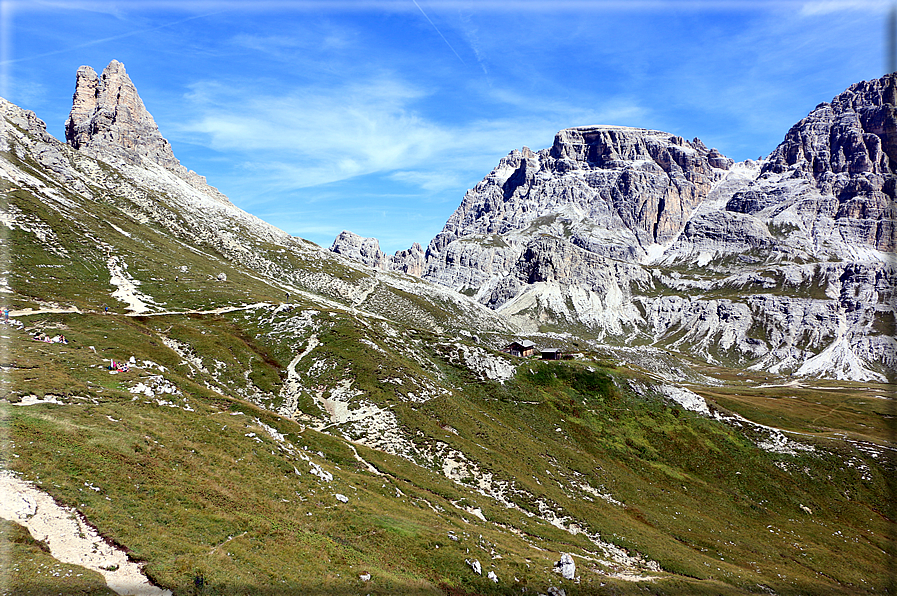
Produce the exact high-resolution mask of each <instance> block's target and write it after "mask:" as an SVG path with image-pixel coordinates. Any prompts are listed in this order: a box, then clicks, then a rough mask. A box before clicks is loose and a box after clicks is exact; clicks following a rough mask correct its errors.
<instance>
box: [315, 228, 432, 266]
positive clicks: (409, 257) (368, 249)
mask: <svg viewBox="0 0 897 596" xmlns="http://www.w3.org/2000/svg"><path fill="white" fill-rule="evenodd" d="M330 251H331V252H335V253H337V254H340V255H343V256H345V257H348V258H350V259H354V260H356V261H358V262H359V263H364V264H365V265H367V266H368V267H371V268H372V269H379V270H381V271H401V272H402V273H407V274H409V275H413V276H415V277H420V276H421V274H422V273H423V268H424V250H423V249H422V248H421V246H420V244H418V243H417V242H415V243H414V244H412V245H411V248H409V249H407V250H400V251H397V252H396V254H395V255H392V256H390V255H387V254H386V253H384V252H383V251H382V250H380V242H379V241H378V240H377V239H376V238H364V237H362V236H359V235H358V234H354V233H352V232H347V231H343V232H341V233H340V235H339V236H337V237H336V239H335V240H334V241H333V244H332V245H331V246H330Z"/></svg>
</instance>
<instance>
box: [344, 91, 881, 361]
mask: <svg viewBox="0 0 897 596" xmlns="http://www.w3.org/2000/svg"><path fill="white" fill-rule="evenodd" d="M895 114H897V108H895V75H893V74H892V75H888V76H886V77H883V78H881V79H878V80H875V81H867V82H861V83H857V84H856V85H853V86H852V87H851V88H850V89H848V90H846V91H845V92H844V93H842V94H840V95H838V96H837V97H836V98H834V99H833V100H832V102H831V103H823V104H820V105H819V106H817V107H816V109H814V110H813V112H812V113H811V114H810V115H808V116H807V117H806V118H804V119H803V120H801V121H800V122H799V123H797V124H795V125H794V127H792V129H791V130H790V131H789V132H788V133H787V135H786V136H785V139H784V141H783V142H782V143H781V144H780V145H779V146H778V147H777V148H776V149H775V150H774V151H773V152H772V153H771V154H770V156H769V157H768V158H767V159H764V160H760V161H759V162H754V161H747V162H743V163H738V164H735V163H733V161H732V160H731V159H728V158H726V157H725V156H723V155H722V154H720V152H719V151H717V150H716V149H708V148H707V147H706V146H705V145H704V144H703V143H702V142H701V141H700V140H699V139H694V140H692V141H686V140H685V139H683V138H682V137H679V136H676V135H672V134H669V133H664V132H659V131H654V130H646V129H639V128H627V127H615V126H588V127H577V128H570V129H565V130H562V131H560V132H558V133H557V135H556V137H555V141H554V144H553V145H552V147H551V148H548V149H543V150H540V151H537V152H534V151H532V150H530V149H528V148H526V147H524V148H523V149H522V150H520V151H517V150H515V151H512V152H511V153H510V154H509V155H508V156H506V157H504V158H502V160H501V161H500V162H499V164H498V166H497V167H496V168H495V169H494V170H493V171H492V172H491V173H490V174H489V175H487V176H486V177H485V178H484V179H483V180H482V181H481V182H480V183H479V184H477V185H476V186H475V187H474V188H472V189H470V190H469V191H468V192H467V194H466V195H465V196H464V199H463V200H462V202H461V205H460V206H459V207H458V209H457V210H456V211H455V212H454V213H453V214H452V215H451V217H450V218H449V220H448V221H447V222H446V224H445V227H444V228H443V230H442V231H441V232H440V233H439V234H438V235H437V236H436V237H435V238H434V239H433V240H432V241H431V242H430V243H429V245H428V247H427V252H426V265H425V268H424V272H423V274H422V277H423V278H424V279H427V280H429V281H433V282H436V283H439V284H442V285H445V286H448V287H451V288H454V289H455V290H458V291H460V292H464V293H466V294H469V295H472V296H474V297H475V298H476V299H477V300H479V301H480V302H482V303H483V304H486V305H488V306H489V307H490V308H493V309H496V310H498V311H499V312H502V313H503V314H505V315H507V316H510V317H512V318H513V319H514V320H516V321H518V323H520V324H523V325H527V324H528V325H529V326H530V328H532V329H542V330H546V331H550V330H554V331H561V330H563V329H565V328H570V327H571V326H573V327H575V328H578V329H581V330H583V329H584V330H586V332H587V333H588V332H590V333H592V334H594V335H595V336H596V337H597V338H600V339H602V340H603V341H607V342H610V343H613V344H620V345H631V344H633V342H634V343H637V344H638V343H645V342H647V343H649V344H654V345H658V346H665V347H667V348H670V349H673V350H677V351H682V352H685V353H688V354H690V355H695V356H699V357H701V358H703V359H705V360H707V361H708V362H711V363H715V362H726V363H730V364H737V365H738V366H754V367H758V368H761V369H768V370H774V371H802V372H804V373H807V374H811V368H812V374H822V375H832V376H836V377H839V378H841V377H849V378H858V379H859V378H881V377H880V374H881V373H882V372H884V371H885V369H887V368H892V367H893V365H894V363H895V359H897V349H895V348H897V345H895V342H894V340H893V339H892V338H891V333H890V332H889V329H890V327H889V323H888V322H889V321H892V320H893V313H894V286H895V268H894V263H893V258H892V257H893V249H894V246H895V245H894V233H895V226H894V222H895V219H897V211H895V206H894V197H895V188H897V177H895V173H894V165H893V164H894V163H895V159H897V115H895ZM340 244H341V241H340V240H339V239H338V240H337V241H336V242H335V243H334V248H333V249H332V250H339V245H340ZM379 266H380V267H385V268H389V263H388V262H386V261H383V262H382V263H381V264H380V265H379ZM856 296H864V297H865V299H864V300H861V301H858V300H855V299H853V298H852V297H856ZM809 313H815V314H809ZM836 343H837V344H838V345H842V346H847V347H846V348H845V349H844V350H840V351H838V352H837V355H835V354H834V353H832V354H830V356H831V358H832V362H829V363H828V364H827V365H822V364H821V363H820V364H819V366H815V367H811V368H807V367H805V366H804V363H806V362H807V361H808V360H810V359H812V358H815V357H817V356H821V355H822V354H823V352H826V350H827V348H828V347H831V346H832V345H834V344H836ZM862 363H872V364H868V366H867V365H866V364H862ZM869 367H871V368H869ZM872 369H877V370H875V371H874V370H872ZM850 371H852V372H850ZM858 371H865V372H858Z"/></svg>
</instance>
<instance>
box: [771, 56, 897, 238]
mask: <svg viewBox="0 0 897 596" xmlns="http://www.w3.org/2000/svg"><path fill="white" fill-rule="evenodd" d="M895 98H897V73H892V74H889V75H886V76H884V77H882V78H880V79H876V80H873V81H863V82H860V83H856V84H855V85H852V86H851V87H850V88H849V89H847V90H846V91H844V92H843V93H841V94H840V95H838V96H837V97H835V98H834V99H833V100H832V102H831V103H821V104H819V105H818V106H816V108H815V109H814V110H813V111H812V112H810V114H809V115H808V116H807V117H806V118H804V119H803V120H801V121H800V122H798V123H797V124H795V125H794V126H792V127H791V130H789V131H788V134H787V135H785V140H784V141H783V142H782V143H781V144H780V145H779V146H778V147H777V148H776V149H775V151H773V152H772V153H771V154H770V156H769V159H768V162H767V164H766V165H765V166H764V168H763V173H764V174H784V173H788V174H789V175H790V176H792V177H796V176H799V177H804V178H808V179H811V180H813V181H814V182H815V184H816V186H817V187H818V188H819V190H820V192H821V193H822V194H823V195H828V196H833V197H835V198H836V199H837V201H836V202H830V203H829V204H828V205H827V208H825V209H822V210H821V212H820V215H821V216H824V217H828V218H832V219H834V220H836V222H837V224H836V227H837V229H838V231H839V233H841V234H845V233H846V234H847V237H846V238H845V240H847V241H849V242H856V243H859V244H867V245H870V246H873V247H874V248H876V249H878V250H882V251H893V250H894V248H895V244H894V233H895V227H894V219H897V208H895V205H894V199H895V196H897V195H895V186H897V184H895V183H897V178H895V164H897V105H895V104H897V101H895Z"/></svg>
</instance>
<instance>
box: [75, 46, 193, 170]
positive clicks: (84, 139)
mask: <svg viewBox="0 0 897 596" xmlns="http://www.w3.org/2000/svg"><path fill="white" fill-rule="evenodd" d="M65 138H66V140H67V141H68V142H69V144H71V145H72V146H73V147H75V148H76V149H83V150H85V149H86V150H88V151H90V152H92V153H95V154H97V153H105V154H114V155H115V156H116V157H118V158H120V159H122V160H123V161H125V162H128V163H132V164H134V165H137V164H139V163H140V161H141V159H143V158H146V159H149V160H151V161H153V162H155V163H158V164H159V165H161V166H163V167H165V168H168V169H172V168H176V167H177V166H179V165H180V162H178V160H177V158H175V156H174V153H173V152H172V150H171V145H170V144H169V143H168V141H167V140H165V139H164V138H163V137H162V134H161V133H160V132H159V127H158V126H157V125H156V121H155V120H153V117H152V115H150V113H149V112H148V111H147V109H146V107H145V106H144V105H143V100H141V99H140V95H139V94H138V93H137V88H136V87H134V83H133V82H132V81H131V78H130V77H129V76H128V73H127V72H125V67H124V65H123V64H122V63H121V62H119V61H118V60H113V61H112V62H110V63H109V65H108V66H107V67H106V68H105V69H103V74H102V75H101V76H97V73H96V72H95V71H94V70H93V69H92V68H91V67H89V66H82V67H80V68H79V69H78V72H77V73H76V75H75V94H74V96H73V97H72V111H71V113H70V114H69V118H68V120H67V121H66V123H65Z"/></svg>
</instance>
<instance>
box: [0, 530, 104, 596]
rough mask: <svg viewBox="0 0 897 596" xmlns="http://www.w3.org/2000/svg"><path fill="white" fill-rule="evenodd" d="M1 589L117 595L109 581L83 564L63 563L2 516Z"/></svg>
mask: <svg viewBox="0 0 897 596" xmlns="http://www.w3.org/2000/svg"><path fill="white" fill-rule="evenodd" d="M0 552H3V553H4V554H5V556H4V561H3V567H2V568H0V589H3V593H4V594H9V595H10V596H24V595H26V594H29V595H32V596H51V595H52V596H56V595H58V594H66V595H67V596H68V595H71V596H114V595H115V592H113V591H112V590H110V589H109V588H108V587H106V580H105V579H104V578H103V576H102V575H100V574H99V573H97V572H96V571H91V570H90V569H87V568H85V567H81V566H80V565H72V564H68V563H60V562H59V561H57V560H56V559H55V558H53V556H51V555H50V547H48V546H47V544H46V543H45V542H43V541H40V540H36V539H35V538H33V537H32V536H31V534H30V533H29V532H28V530H27V529H26V528H24V527H22V526H20V525H19V524H17V523H15V522H11V521H8V520H5V519H0Z"/></svg>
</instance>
